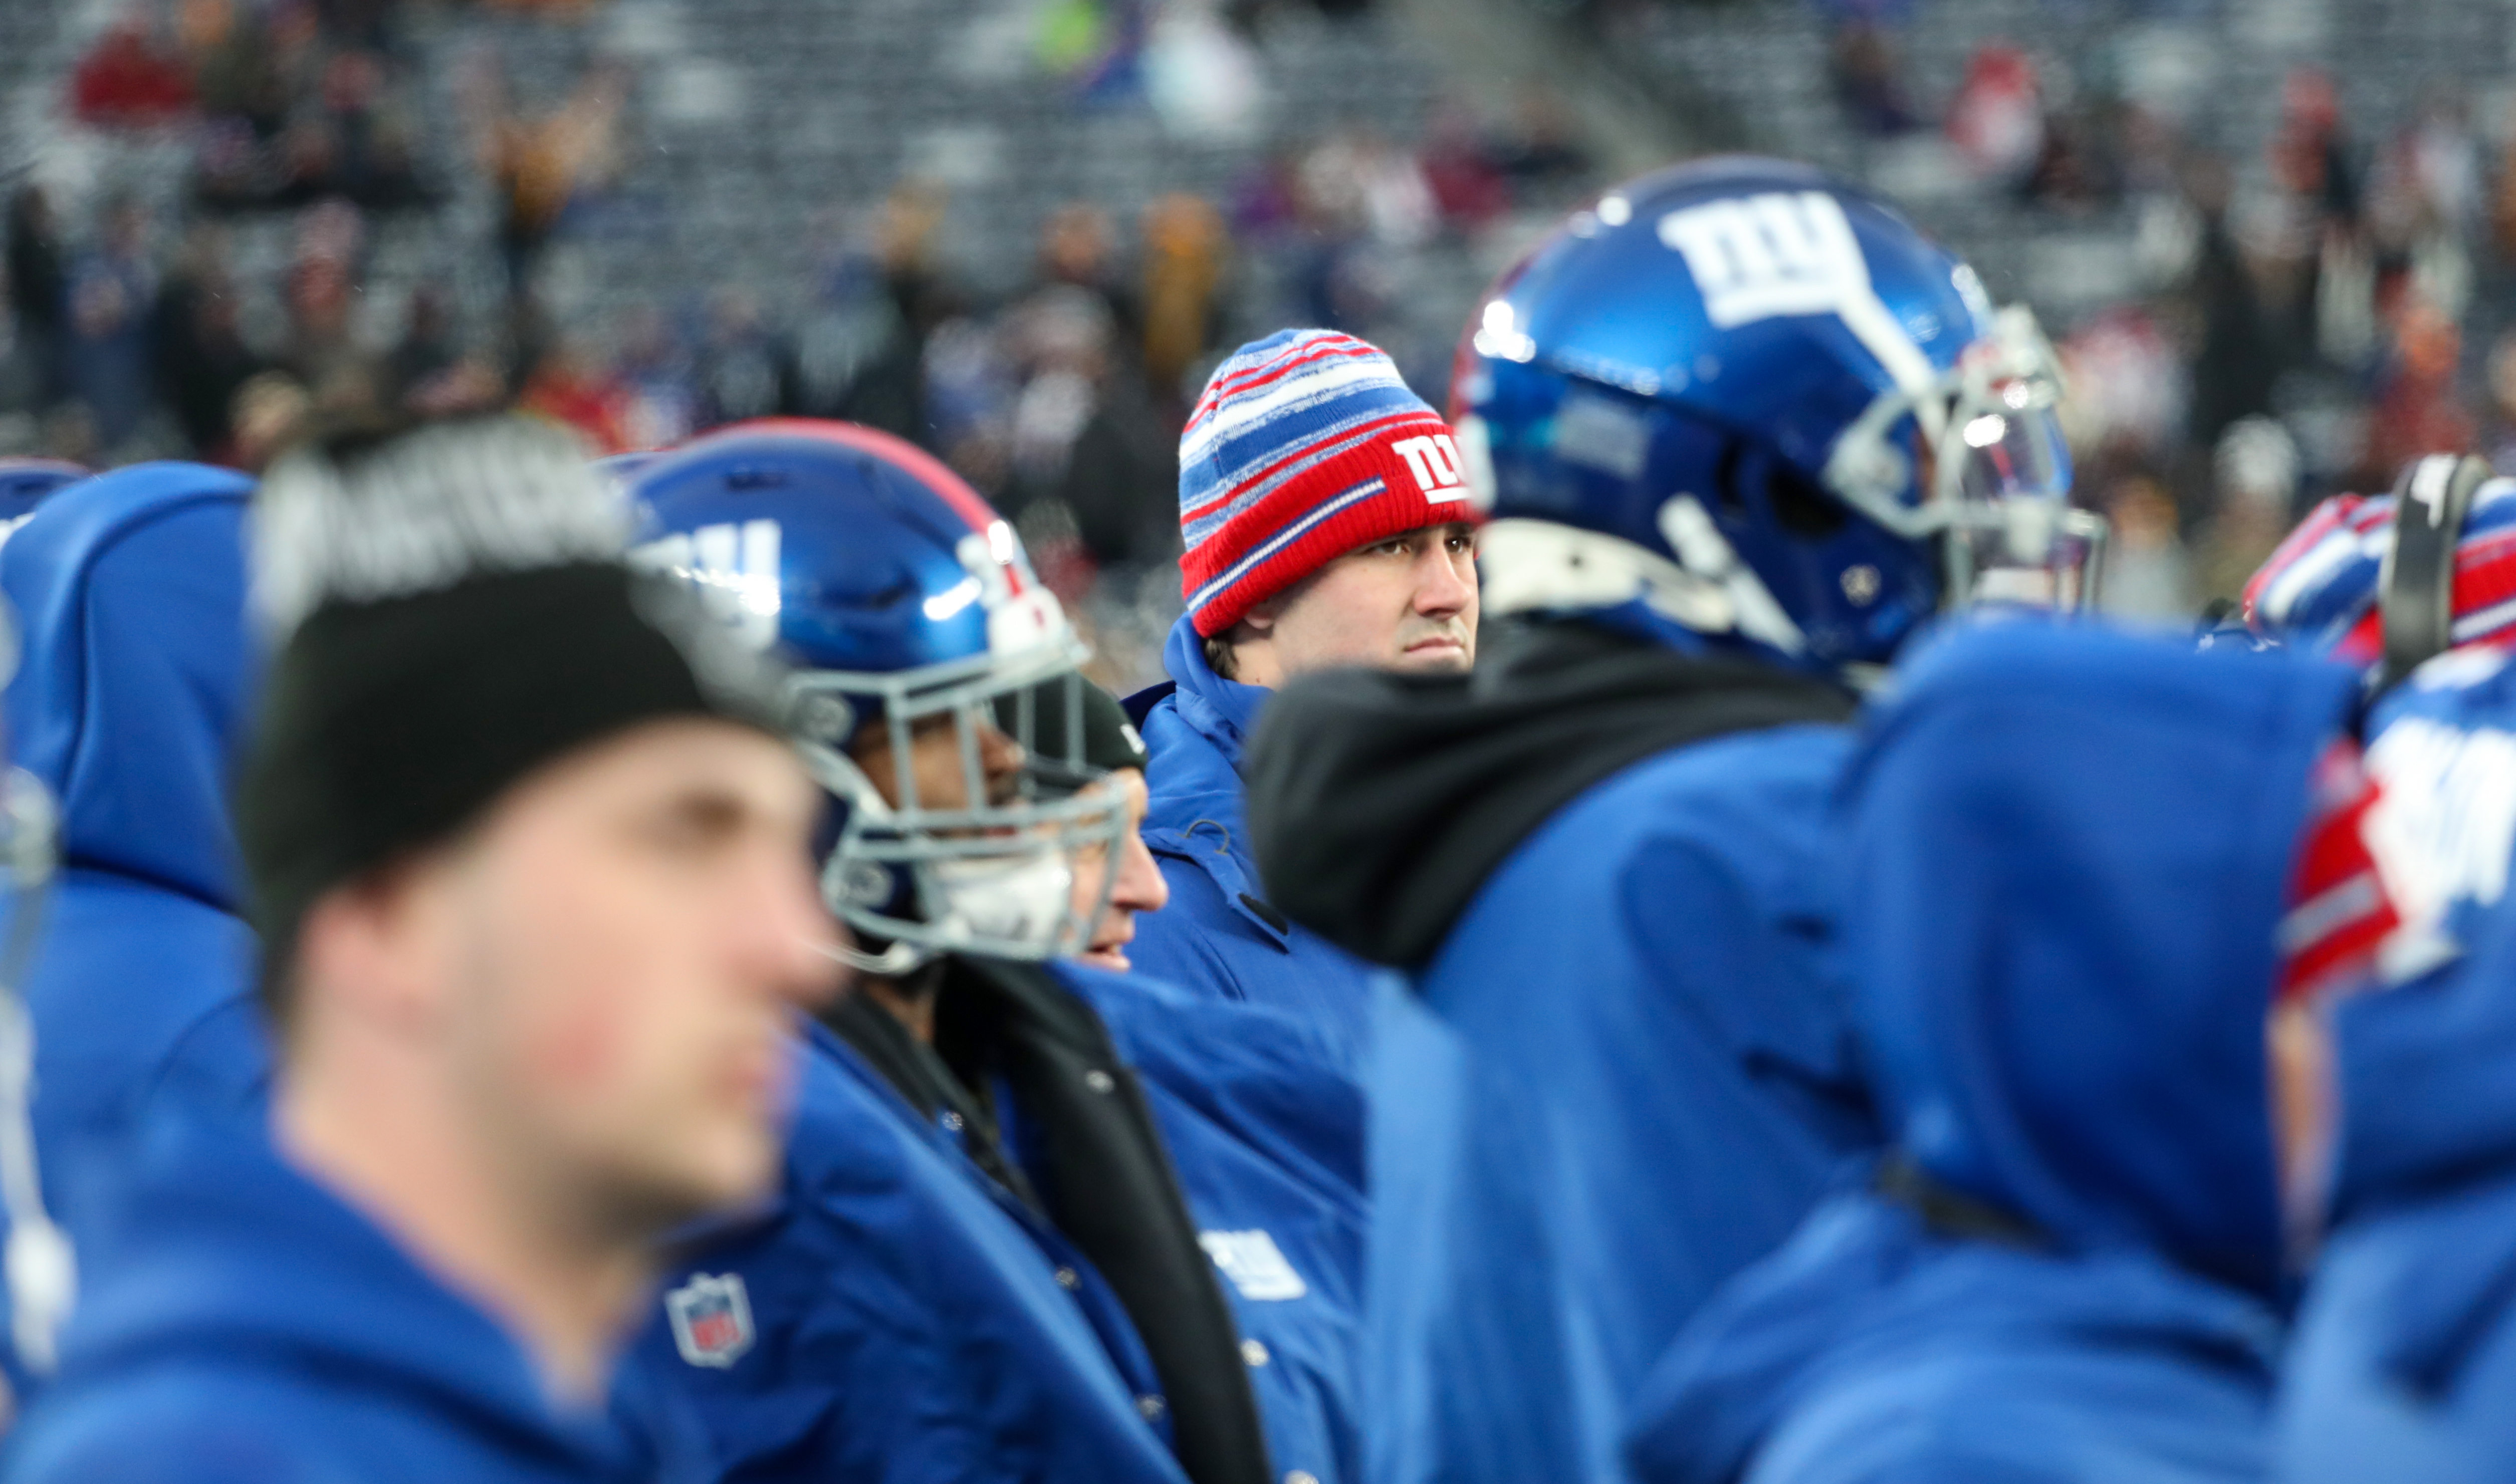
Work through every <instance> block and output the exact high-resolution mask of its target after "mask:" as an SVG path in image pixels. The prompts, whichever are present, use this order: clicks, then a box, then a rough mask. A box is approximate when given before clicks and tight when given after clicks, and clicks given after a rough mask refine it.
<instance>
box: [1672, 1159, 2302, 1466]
mask: <svg viewBox="0 0 2516 1484" xmlns="http://www.w3.org/2000/svg"><path fill="white" fill-rule="evenodd" d="M2038 1334H2040V1335H2043V1336H2047V1337H2049V1338H2050V1339H2051V1340H2052V1342H2053V1343H2054V1344H2056V1345H2057V1346H2060V1345H2071V1344H2078V1343H2085V1344H2106V1345H2110V1346H2114V1347H2118V1348H2133V1347H2138V1348H2146V1349H2151V1350H2154V1351H2160V1352H2171V1353H2178V1354H2185V1355H2192V1356H2194V1357H2196V1358H2197V1359H2201V1358H2204V1357H2210V1358H2216V1359H2219V1360H2221V1361H2222V1362H2223V1363H2228V1364H2233V1365H2235V1366H2239V1367H2242V1368H2244V1369H2246V1370H2250V1371H2252V1372H2254V1373H2255V1374H2257V1375H2258V1376H2259V1377H2260V1378H2261V1379H2262V1381H2263V1384H2264V1385H2265V1387H2266V1388H2268V1387H2269V1385H2270V1382H2271V1377H2272V1374H2273V1367H2274V1365H2275V1364H2276V1362H2277V1358H2278V1355H2279V1343H2280V1336H2281V1327H2280V1323H2279V1320H2278V1318H2277V1317H2276V1316H2275V1314H2274V1313H2273V1311H2272V1310H2271V1309H2270V1308H2269V1307H2268V1306H2267V1305H2265V1304H2263V1303H2261V1302H2259V1301H2257V1300H2254V1299H2251V1298H2246V1297H2245V1296H2243V1295H2241V1294H2237V1293H2234V1292H2231V1291H2229V1290H2227V1289H2224V1288H2221V1287H2219V1286H2217V1285H2215V1284H2211V1283H2207V1282H2205V1281H2202V1280H2201V1279H2198V1278H2195V1277H2193V1276H2190V1275H2188V1274H2186V1273H2183V1272H2181V1271H2179V1270H2177V1269H2176V1268H2173V1267H2171V1266H2168V1265H2166V1264H2164V1263H2162V1262H2160V1261H2158V1260H2156V1259H2155V1258H2153V1257H2149V1256H2147V1255H2144V1254H2138V1253H2119V1254H2116V1255H2113V1256H2110V1257H2097V1258H2091V1259H2085V1260H2079V1261H2071V1262H2060V1261H2056V1260H2054V1258H2053V1257H2050V1256H2046V1255H2043V1254H2039V1253H2034V1252H2027V1251H2021V1250H2018V1249H2015V1248H2009V1247H2002V1246H1995V1245H1992V1244H1987V1243H1980V1242H1959V1241H1949V1240H1945V1239H1942V1238H1939V1237H1936V1236H1934V1235H1932V1234H1931V1233H1930V1232H1929V1231H1928V1230H1927V1229H1925V1226H1924V1223H1923V1222H1922V1220H1921V1218H1920V1217H1918V1216H1916V1215H1915V1214H1914V1213H1913V1212H1911V1211H1909V1210H1908V1209H1906V1208H1904V1207H1903V1206H1900V1205H1897V1204H1894V1203H1892V1202H1888V1201H1884V1200H1881V1199H1879V1198H1877V1197H1874V1196H1868V1195H1853V1196H1845V1197H1841V1198H1838V1199H1837V1200H1835V1201H1832V1202H1829V1203H1828V1204H1826V1205H1824V1206H1822V1207H1820V1208H1819V1209H1818V1211H1817V1213H1816V1214H1815V1215H1814V1216H1811V1217H1810V1218H1809V1220H1808V1222H1807V1223H1806V1224H1805V1225H1803V1226H1802V1227H1801V1229H1800V1231H1799V1234H1798V1235H1797V1236H1795V1237H1793V1238H1792V1240H1791V1241H1790V1243H1789V1244H1788V1245H1786V1246H1784V1247H1783V1248H1782V1250H1781V1251H1780V1252H1778V1253H1776V1254H1775V1255H1774V1256H1773V1257H1769V1258H1767V1259H1766V1260H1765V1261H1763V1262H1761V1263H1759V1264H1757V1265H1756V1266H1754V1267H1751V1268H1749V1269H1747V1270H1746V1272H1744V1273H1743V1274H1741V1275H1740V1277H1739V1279H1738V1280H1736V1281H1735V1282H1733V1283H1732V1284H1731V1285H1730V1286H1729V1287H1727V1288H1725V1289H1724V1290H1722V1292H1721V1293H1720V1294H1719V1295H1718V1296H1717V1297H1715V1298H1714V1299H1713V1300H1712V1302H1711V1303H1710V1304H1708V1305H1707V1306H1706V1307H1705V1308H1704V1309H1703V1310H1702V1311H1701V1312H1700V1313H1699V1314H1698V1316H1697V1317H1696V1319H1695V1320H1694V1321H1693V1322H1692V1323H1691V1324H1689V1325H1688V1326H1687V1328H1686V1330H1685V1332H1684V1333H1682V1334H1681V1335H1680V1336H1679V1337H1678V1339H1677V1340H1676V1341H1675V1343H1673V1344H1672V1345H1671V1346H1670V1347H1669V1350H1668V1352H1667V1354H1665V1355H1664V1356H1662V1357H1661V1359H1660V1360H1659V1362H1658V1363H1657V1364H1656V1366H1654V1367H1653V1369H1652V1372H1651V1374H1650V1375H1649V1376H1648V1377H1647V1378H1646V1379H1645V1381H1644V1382H1643V1385H1642V1388H1641V1390H1640V1392H1639V1393H1638V1394H1637V1396H1636V1398H1635V1401H1634V1407H1633V1417H1634V1426H1633V1430H1632V1432H1631V1434H1630V1435H1629V1438H1628V1455H1629V1458H1630V1460H1631V1463H1632V1465H1633V1471H1634V1473H1635V1475H1636V1477H1638V1478H1642V1479H1646V1480H1649V1481H1651V1484H1730V1481H1733V1480H1737V1479H1739V1478H1740V1477H1742V1476H1743V1475H1744V1474H1745V1472H1746V1470H1747V1467H1748V1465H1749V1464H1750V1463H1752V1462H1753V1461H1754V1458H1755V1455H1756V1452H1757V1450H1758V1449H1759V1448H1761V1447H1762V1446H1763V1444H1764V1442H1765V1441H1766V1439H1767V1438H1768V1437H1769V1436H1770V1435H1771V1434H1772V1432H1773V1430H1774V1429H1775V1427H1777V1426H1778V1425H1780V1423H1781V1422H1782V1420H1783V1419H1784V1418H1785V1417H1786V1416H1787V1415H1788V1414H1789V1413H1790V1412H1791V1411H1792V1410H1793V1409H1794V1408H1795V1407H1796V1406H1797V1405H1799V1403H1800V1402H1801V1401H1802V1400H1803V1399H1804V1398H1806V1397H1808V1396H1809V1395H1810V1394H1811V1393H1812V1392H1813V1391H1814V1390H1816V1389H1817V1388H1819V1387H1821V1386H1823V1385H1824V1384H1825V1383H1826V1382H1828V1381H1831V1380H1834V1379H1836V1378H1841V1377H1853V1376H1865V1375H1873V1374H1879V1373H1886V1374H1893V1373H1896V1372H1899V1371H1901V1370H1903V1369H1904V1368H1905V1366H1906V1364H1907V1363H1908V1362H1909V1360H1910V1359H1911V1358H1912V1357H1913V1355H1914V1353H1915V1352H1916V1351H1918V1350H1920V1349H1922V1348H1923V1347H1925V1346H1929V1347H1935V1348H1941V1349H1964V1348H1968V1347H1969V1346H1970V1345H1971V1344H1979V1343H1985V1342H1991V1341H1992V1340H1994V1339H1995V1338H1997V1339H1998V1340H2002V1341H2005V1342H2009V1343H2015V1342H2017V1341H2018V1340H2021V1339H2023V1338H2027V1337H2031V1336H2034V1335H2038ZM1969 1336H1976V1337H1982V1340H1979V1341H1969V1340H1968V1337H1969Z"/></svg>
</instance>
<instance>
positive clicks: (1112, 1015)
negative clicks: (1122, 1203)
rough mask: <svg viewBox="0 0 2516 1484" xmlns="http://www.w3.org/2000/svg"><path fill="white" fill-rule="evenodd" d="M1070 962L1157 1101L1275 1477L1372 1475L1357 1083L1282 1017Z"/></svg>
mask: <svg viewBox="0 0 2516 1484" xmlns="http://www.w3.org/2000/svg"><path fill="white" fill-rule="evenodd" d="M1156 915H1158V914H1156ZM1139 921H1140V922H1141V921H1144V920H1142V919H1140V920H1139ZM1061 971H1062V973H1063V974H1064V976H1065V978H1066V980H1067V982H1068V984H1069V986H1070V987H1071V988H1073V989H1074V990H1075V991H1076V992H1077V993H1079V994H1081V995H1082V996H1083V997H1084V998H1085V999H1087V1000H1089V1001H1090V1002H1091V1003H1092V1007H1093V1009H1095V1010H1099V1011H1100V1013H1101V1018H1102V1021H1103V1023H1104V1024H1106V1025H1108V1026H1109V1028H1110V1035H1111V1040H1112V1041H1113V1042H1114V1043H1115V1044H1116V1046H1117V1048H1118V1051H1119V1053H1120V1055H1122V1056H1123V1057H1124V1058H1125V1059H1126V1061H1127V1064H1128V1065H1129V1066H1132V1067H1134V1068H1135V1070H1136V1075H1137V1077H1138V1078H1139V1079H1140V1080H1141V1081H1142V1083H1143V1085H1144V1088H1145V1094H1146V1097H1147V1099H1148V1100H1149V1101H1150V1102H1151V1103H1152V1104H1153V1120H1154V1122H1155V1124H1156V1125H1157V1126H1158V1127H1159V1128H1160V1130H1161V1134H1162V1138H1163V1141H1164V1142H1165V1143H1167V1144H1168V1145H1169V1147H1170V1156H1171V1163H1172V1166H1173V1168H1174V1169H1176V1170H1177V1171H1178V1173H1179V1179H1180V1189H1181V1193H1182V1194H1183V1195H1185V1196H1186V1197H1187V1200H1188V1208H1189V1214H1190V1215H1191V1216H1194V1217H1195V1220H1196V1224H1197V1228H1198V1233H1199V1239H1200V1240H1201V1241H1202V1242H1203V1243H1204V1245H1205V1248H1206V1251H1207V1253H1208V1254H1209V1255H1210V1256H1211V1257H1213V1258H1214V1260H1215V1265H1216V1266H1217V1267H1218V1268H1220V1269H1221V1270H1222V1273H1223V1276H1224V1279H1225V1282H1224V1293H1225V1296H1226V1297H1227V1298H1229V1299H1230V1300H1231V1302H1232V1308H1233V1314H1234V1317H1235V1318H1237V1320H1238V1321H1239V1325H1240V1334H1241V1336H1242V1340H1241V1353H1242V1356H1243V1358H1244V1359H1246V1360H1247V1361H1248V1363H1249V1368H1250V1369H1249V1382H1250V1386H1251V1388H1252V1389H1253V1390H1254V1391H1255V1392H1256V1393H1257V1397H1258V1409H1259V1412H1260V1415H1261V1417H1262V1418H1263V1419H1264V1421H1265V1423H1266V1427H1267V1451H1268V1454H1269V1457H1270V1458H1272V1459H1273V1460H1274V1462H1275V1465H1276V1470H1277V1473H1278V1476H1279V1477H1289V1476H1291V1475H1293V1474H1296V1473H1299V1474H1307V1475H1309V1476H1310V1477H1311V1478H1312V1479H1313V1480H1316V1481H1318V1484H1341V1481H1344V1484H1352V1481H1356V1480H1359V1479H1361V1478H1363V1471H1362V1470H1363V1423H1362V1418H1361V1416H1360V1414H1359V1405H1358V1400H1357V1397H1356V1393H1355V1360H1356V1349H1357V1341H1358V1338H1359V1336H1358V1331H1359V1329H1360V1327H1361V1324H1362V1317H1363V1235H1364V1230H1365V1225H1366V1212H1367V1207H1366V1205H1365V1203H1364V1198H1363V1190H1364V1186H1363V1088H1362V1086H1361V1084H1360V1083H1358V1082H1356V1081H1355V1080H1354V1079H1353V1078H1351V1077H1349V1076H1347V1075H1345V1074H1343V1073H1341V1072H1339V1071H1337V1070H1336V1069H1335V1068H1333V1067H1331V1066H1329V1065H1327V1064H1326V1063H1325V1062H1324V1061H1323V1060H1322V1059H1321V1056H1320V1054H1319V1048H1318V1042H1317V1039H1316V1038H1315V1037H1314V1036H1313V1035H1312V1033H1311V1031H1310V1029H1309V1027H1307V1026H1304V1025H1303V1024H1301V1023H1300V1022H1298V1021H1296V1020H1294V1019H1293V1018H1292V1017H1291V1016H1289V1015H1285V1014H1281V1013H1279V1012H1277V1011H1274V1010H1267V1009H1264V1008H1263V1007H1259V1006H1254V1005H1235V1004H1223V1003H1218V1002H1215V1001H1212V1000H1201V999H1197V998H1195V997H1193V996H1190V995H1188V994H1185V993H1183V992H1181V991H1180V990H1178V989H1175V988H1173V987H1172V986H1170V985H1167V984H1162V983H1159V982H1157V981H1154V980H1151V979H1148V978H1145V977H1144V976H1142V975H1141V974H1126V975H1118V974H1111V973H1105V972H1102V971H1100V970H1098V969H1090V968H1088V967H1085V966H1079V965H1069V966H1065V967H1064V968H1063V969H1062V970H1061Z"/></svg>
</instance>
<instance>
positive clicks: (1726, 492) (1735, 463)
mask: <svg viewBox="0 0 2516 1484" xmlns="http://www.w3.org/2000/svg"><path fill="white" fill-rule="evenodd" d="M1746 452H1747V444H1746V441H1745V440H1744V439H1741V438H1732V439H1730V440H1729V441H1728V442H1727V443H1725V444H1723V445H1722V447H1721V460H1720V462H1719V463H1718V464H1716V465H1715V466H1714V467H1713V471H1712V493H1713V498H1714V499H1715V500H1716V501H1718V502H1719V504H1720V506H1721V518H1722V519H1724V520H1730V521H1737V522H1740V523H1744V522H1745V521H1746V519H1747V508H1748V507H1747V492H1746V490H1745V489H1744V488H1743V487H1741V481H1742V480H1743V479H1745V478H1746V477H1748V476H1749V475H1748V474H1747V472H1746V471H1745V470H1743V469H1742V468H1741V466H1742V465H1744V464H1745V463H1746V462H1747V461H1746V457H1745V455H1746Z"/></svg>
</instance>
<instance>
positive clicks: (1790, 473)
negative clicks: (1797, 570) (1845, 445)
mask: <svg viewBox="0 0 2516 1484" xmlns="http://www.w3.org/2000/svg"><path fill="white" fill-rule="evenodd" d="M1765 499H1766V502H1767V503H1768V504H1770V505H1771V506H1772V507H1773V510H1774V519H1775V521H1776V523H1778V524H1780V525H1781V526H1782V529H1783V530H1785V531H1788V532H1790V533H1791V534H1792V535H1794V536H1805V537H1807V538H1809V539H1810V540H1813V541H1823V540H1824V539H1825V538H1826V537H1828V536H1831V535H1833V534H1835V533H1836V532H1837V531H1840V530H1842V529H1843V528H1844V526H1846V525H1847V524H1849V523H1850V522H1851V519H1852V514H1851V512H1849V511H1847V510H1845V509H1844V508H1843V506H1842V504H1841V503H1840V502H1838V501H1837V500H1835V498H1834V497H1833V496H1831V495H1829V494H1827V493H1826V492H1825V490H1824V488H1823V487H1821V486H1820V485H1819V484H1818V482H1817V481H1816V480H1815V479H1812V478H1810V477H1809V476H1808V475H1806V474H1802V473H1800V472H1799V471H1798V470H1796V469H1793V468H1792V467H1791V466H1790V465H1788V464H1785V463H1783V462H1782V460H1780V459H1776V460H1774V461H1772V462H1771V463H1769V464H1767V465H1766V466H1765Z"/></svg>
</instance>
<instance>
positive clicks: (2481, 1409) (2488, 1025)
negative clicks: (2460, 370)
mask: <svg viewBox="0 0 2516 1484" xmlns="http://www.w3.org/2000/svg"><path fill="white" fill-rule="evenodd" d="M2371 731H2372V733H2373V735H2372V739H2371V741H2370V743H2369V753H2368V764H2369V772H2370V773H2371V774H2372V775H2373V776H2374V777H2375V778H2376V779H2377V781H2378V784H2379V786H2380V787H2381V788H2382V790H2383V802H2382V804H2380V805H2379V809H2380V812H2381V817H2380V819H2379V820H2378V822H2377V823H2376V824H2374V825H2373V826H2371V828H2370V831H2369V834H2370V837H2371V841H2373V843H2375V844H2376V845H2377V846H2378V851H2377V853H2378V859H2379V861H2380V863H2381V864H2383V865H2384V866H2385V867H2386V868H2387V870H2388V877H2389V883H2390V884H2391V885H2393V886H2395V888H2396V894H2397V900H2398V904H2399V905H2400V907H2401V908H2402V909H2403V912H2404V916H2405V918H2406V925H2405V929H2404V931H2403V932H2402V933H2401V934H2399V937H2400V942H2399V944H2398V946H2397V949H2396V963H2395V966H2394V967H2395V968H2396V969H2398V970H2399V971H2400V976H2401V977H2403V978H2405V979H2407V980H2408V982H2405V983H2402V984H2401V985H2400V987H2395V988H2388V989H2380V990H2378V991H2376V992H2371V993H2369V994H2365V995H2360V996H2357V997H2354V998H2351V999H2348V1000H2345V1001H2343V1002H2342V1003H2341V1004H2340V1005H2339V1006H2337V1007H2336V1008H2335V1010H2334V1014H2333V1027H2332V1033H2333V1039H2334V1046H2335V1053H2336V1059H2337V1067H2338V1072H2337V1078H2336V1081H2337V1082H2338V1085H2339V1088H2340V1092H2341V1104H2342V1137H2341V1141H2340V1158H2339V1164H2338V1170H2337V1175H2336V1182H2335V1192H2334V1195H2335V1198H2334V1205H2333V1225H2332V1230H2331V1232H2330V1235H2329V1236H2328V1237H2327V1241H2326V1245H2325V1249H2324V1252H2323V1255H2322V1257H2321V1260H2320V1261H2319V1262H2318V1264H2317V1266H2316V1270H2315V1274H2314V1277H2313V1280H2312V1282H2311V1283H2310V1285H2309V1287H2308V1290H2307V1296H2306V1300H2305V1303H2304V1305H2303V1307H2302V1308H2301V1310H2300V1313H2299V1317H2298V1323H2297V1333H2296V1338H2295V1340H2293V1342H2292V1344H2291V1347H2290V1352H2289V1358H2288V1363H2287V1368H2286V1371H2285V1375H2284V1378H2283V1381H2282V1388H2281V1405H2280V1426H2279V1442H2280V1448H2279V1470H2278V1472H2279V1476H2280V1477H2281V1478H2282V1479H2284V1480H2296V1481H2302V1484H2322V1481H2326V1480H2333V1481H2339V1480H2345V1479H2347V1480H2359V1479H2420V1480H2423V1481H2427V1480H2438V1481H2454V1480H2475V1481H2478V1480H2490V1479H2502V1478H2506V1477H2508V1476H2509V1475H2510V1474H2511V1473H2516V1408H2511V1407H2510V1406H2509V1404H2508V1398H2509V1397H2510V1396H2511V1395H2516V1078H2511V1076H2510V1072H2509V1068H2510V1067H2511V1066H2516V898H2511V897H2510V896H2509V895H2508V894H2507V892H2506V886H2507V883H2508V874H2509V871H2510V868H2511V864H2516V862H2511V854H2516V850H2511V844H2512V843H2516V666H2511V665H2510V664H2509V663H2508V654H2507V651H2506V650H2504V649H2479V650H2470V651H2457V652H2453V653H2450V654H2448V655H2445V656H2443V657H2441V658H2438V659H2435V660H2431V661H2430V662H2429V663H2428V664H2427V665H2425V666H2423V667H2422V668H2421V669H2420V670H2418V671H2416V672H2414V673H2413V675H2412V677H2411V680H2409V681H2408V682H2407V683H2405V684H2404V685H2402V686H2400V687H2398V688H2396V689H2395V690H2394V691H2392V692H2391V693H2390V694H2389V695H2388V696H2387V697H2386V698H2385V700H2384V701H2383V702H2381V703H2380V704H2379V706H2378V708H2377V711H2376V714H2375V716H2374V717H2373V719H2372V725H2371Z"/></svg>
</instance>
